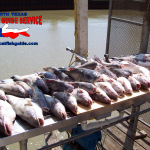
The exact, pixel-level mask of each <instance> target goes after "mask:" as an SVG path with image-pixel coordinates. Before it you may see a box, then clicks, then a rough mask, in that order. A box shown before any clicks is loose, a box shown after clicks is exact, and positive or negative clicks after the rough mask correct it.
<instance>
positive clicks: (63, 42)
mask: <svg viewBox="0 0 150 150" xmlns="http://www.w3.org/2000/svg"><path fill="white" fill-rule="evenodd" d="M26 13H27V16H28V17H32V16H40V15H42V25H33V24H32V25H29V24H10V25H9V27H8V28H13V29H15V28H17V29H23V28H27V27H29V30H28V31H27V33H29V34H30V37H25V36H22V35H19V36H18V37H17V38H16V39H11V38H3V37H0V42H6V41H8V42H20V41H21V42H22V41H24V42H38V45H35V46H33V45H30V46H29V45H18V46H13V45H0V69H1V74H0V79H1V80H2V79H7V78H10V77H11V76H13V75H26V74H31V73H33V72H34V71H42V68H43V67H48V66H55V67H61V66H68V64H69V61H70V59H71V56H72V54H71V53H70V52H68V51H66V47H71V48H72V49H74V47H75V37H74V11H73V10H56V11H26ZM1 18H2V17H0V19H1ZM107 22H108V10H89V11H88V50H89V56H88V58H92V57H93V56H94V55H97V56H98V57H99V58H103V56H104V53H105V47H106V35H107ZM2 27H3V24H2V23H0V28H2ZM44 145H45V141H44V136H43V135H40V136H38V137H34V138H31V139H29V140H28V150H33V149H37V148H40V147H42V146H44ZM7 148H8V149H9V150H14V149H15V150H19V143H15V144H11V145H9V146H7Z"/></svg>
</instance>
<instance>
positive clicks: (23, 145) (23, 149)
mask: <svg viewBox="0 0 150 150" xmlns="http://www.w3.org/2000/svg"><path fill="white" fill-rule="evenodd" d="M27 142H28V140H22V141H20V142H19V144H20V150H27Z"/></svg>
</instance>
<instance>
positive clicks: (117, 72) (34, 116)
mask: <svg viewBox="0 0 150 150" xmlns="http://www.w3.org/2000/svg"><path fill="white" fill-rule="evenodd" d="M149 61H150V54H137V55H132V56H126V57H115V58H111V59H108V58H107V59H104V60H100V59H99V58H98V57H96V56H94V58H93V59H91V60H89V61H88V62H87V63H85V64H83V65H79V66H75V67H66V68H55V67H46V68H43V70H44V71H43V72H37V73H34V74H30V75H25V76H19V75H14V76H12V77H11V79H6V80H1V81H0V132H2V133H3V134H5V135H11V134H12V133H13V122H14V120H15V117H16V115H18V116H19V117H21V118H22V119H23V120H25V121H26V122H28V123H29V124H30V125H32V126H34V127H41V126H43V125H44V116H43V112H46V113H52V114H54V115H55V116H56V117H57V118H59V119H60V120H63V119H66V118H67V112H66V108H67V109H70V110H71V111H73V112H75V113H77V112H78V103H79V104H81V105H84V106H87V107H91V106H92V104H93V101H99V102H102V103H105V104H108V105H109V104H111V102H112V101H117V99H118V98H119V97H124V96H125V94H130V95H132V94H133V91H134V90H135V91H138V90H140V89H145V90H148V88H149V87H150V71H149V69H150V67H149V65H148V64H150V62H149ZM6 111H7V112H6Z"/></svg>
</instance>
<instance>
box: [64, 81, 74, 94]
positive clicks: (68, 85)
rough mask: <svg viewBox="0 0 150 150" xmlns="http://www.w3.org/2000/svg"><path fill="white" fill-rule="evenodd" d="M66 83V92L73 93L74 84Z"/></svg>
mask: <svg viewBox="0 0 150 150" xmlns="http://www.w3.org/2000/svg"><path fill="white" fill-rule="evenodd" d="M65 85H66V87H67V90H66V92H69V93H71V92H72V91H73V89H74V86H72V85H71V84H67V83H66V84H65Z"/></svg>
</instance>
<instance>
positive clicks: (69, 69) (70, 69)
mask: <svg viewBox="0 0 150 150" xmlns="http://www.w3.org/2000/svg"><path fill="white" fill-rule="evenodd" d="M75 69H76V68H68V69H67V71H72V70H75Z"/></svg>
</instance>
